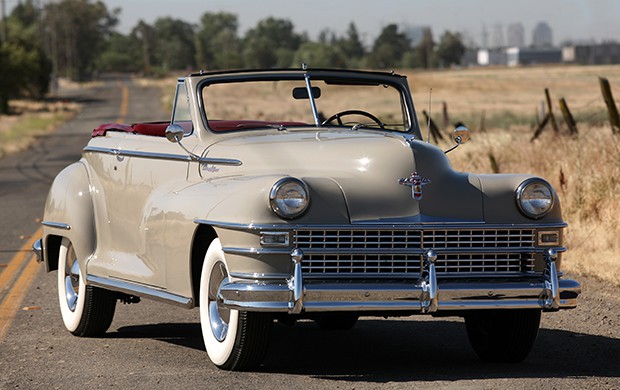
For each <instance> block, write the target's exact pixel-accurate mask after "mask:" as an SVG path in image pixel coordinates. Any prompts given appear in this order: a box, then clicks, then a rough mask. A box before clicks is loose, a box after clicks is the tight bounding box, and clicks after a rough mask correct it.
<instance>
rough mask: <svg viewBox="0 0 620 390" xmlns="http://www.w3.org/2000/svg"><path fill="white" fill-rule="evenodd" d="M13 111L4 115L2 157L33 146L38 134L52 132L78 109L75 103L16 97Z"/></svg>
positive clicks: (1, 119)
mask: <svg viewBox="0 0 620 390" xmlns="http://www.w3.org/2000/svg"><path fill="white" fill-rule="evenodd" d="M10 106H11V109H12V110H13V112H14V113H13V114H11V115H0V158H2V156H4V155H6V154H10V153H16V152H19V151H21V150H24V149H26V148H28V146H30V144H31V143H32V142H33V140H34V139H35V138H36V137H40V136H43V135H45V134H48V133H50V132H52V131H54V129H55V128H56V127H57V126H58V125H60V124H61V123H63V122H65V121H66V120H68V119H70V118H72V117H73V116H74V115H75V113H76V112H77V110H78V106H77V104H75V103H66V102H37V101H29V100H15V101H11V102H10Z"/></svg>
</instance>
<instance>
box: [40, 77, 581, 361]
mask: <svg viewBox="0 0 620 390" xmlns="http://www.w3.org/2000/svg"><path fill="white" fill-rule="evenodd" d="M175 96H176V97H175V100H174V109H173V113H172V118H171V121H170V122H165V123H164V122H153V123H137V124H133V125H123V124H107V125H102V126H100V127H99V128H97V129H95V131H94V132H93V138H92V139H91V141H90V142H89V143H88V145H87V146H86V147H85V148H84V149H83V152H82V159H81V160H80V161H78V162H76V163H74V164H72V165H70V166H69V167H67V168H66V169H64V170H63V171H62V172H61V173H60V174H59V175H58V176H57V177H56V179H55V181H54V183H53V184H52V187H51V190H50V192H49V196H48V198H47V203H46V205H45V215H44V220H43V222H42V223H43V225H44V229H43V237H42V239H41V240H39V241H38V242H37V243H36V244H35V251H36V252H37V254H38V255H39V256H40V259H41V261H43V262H44V263H45V265H46V267H47V270H48V271H53V270H58V295H59V299H60V309H61V312H62V319H63V321H64V324H65V326H66V328H67V329H68V330H69V331H70V332H72V333H73V334H74V335H77V336H96V335H100V334H102V333H104V332H106V330H107V329H108V327H109V326H110V323H111V321H112V317H113V315H114V309H115V304H116V302H117V301H118V300H120V301H123V302H126V303H127V302H129V303H131V302H137V301H139V298H140V297H144V298H153V299H157V300H160V301H164V302H168V303H173V304H177V305H181V306H184V307H186V308H193V307H200V322H201V326H202V333H203V337H204V342H205V346H206V350H207V352H208V355H209V357H210V359H211V360H212V361H213V363H214V364H215V365H217V366H218V367H221V368H224V369H230V370H244V369H251V368H253V367H256V366H257V365H259V364H260V363H261V361H262V359H263V358H264V355H265V351H266V349H267V346H268V340H269V335H270V329H271V326H272V323H273V322H274V320H279V321H283V322H289V323H291V322H294V321H295V320H297V319H311V320H314V321H316V323H317V324H318V325H319V326H320V327H322V328H325V329H347V328H350V327H352V326H354V324H355V322H356V321H357V319H358V317H359V316H405V315H413V314H428V315H433V316H462V317H464V319H465V326H466V328H467V333H468V335H469V339H470V340H471V344H472V346H473V348H474V350H475V351H476V353H477V354H478V355H479V356H480V358H482V359H484V360H490V361H512V362H515V361H521V360H523V359H524V358H525V357H526V356H527V354H528V353H529V351H530V350H531V348H532V346H533V344H534V341H535V339H536V336H537V333H538V328H539V323H540V316H541V312H542V311H555V310H559V309H568V308H573V307H575V306H576V304H577V297H578V295H579V293H580V288H581V287H580V284H579V283H578V282H576V281H574V280H570V279H566V278H563V277H562V276H563V275H562V273H561V272H560V271H559V268H560V261H561V255H562V252H564V251H565V248H564V246H563V229H564V228H565V227H566V223H565V222H564V221H563V219H562V215H561V211H560V203H559V201H558V197H557V195H556V193H555V191H554V190H553V188H552V187H551V186H550V185H549V184H548V183H547V182H546V181H545V180H543V179H541V178H538V177H533V176H530V175H499V174H495V175H477V174H468V173H462V172H456V171H454V170H453V169H452V168H451V166H450V163H449V160H448V158H447V157H446V155H445V152H444V151H442V150H440V149H439V148H438V147H436V146H434V145H432V144H430V143H428V142H425V140H424V137H423V134H422V131H421V129H420V126H419V124H418V120H417V118H416V114H415V109H414V104H413V100H412V97H411V94H410V91H409V87H408V84H407V80H406V78H405V77H404V76H400V75H397V74H394V73H380V72H366V71H345V70H327V69H307V68H305V67H304V68H302V69H286V70H258V71H249V70H241V71H227V72H200V73H197V74H192V75H189V76H187V77H185V78H182V79H179V81H178V85H177V87H176V95H175ZM467 138H468V132H467V129H465V128H464V127H459V128H457V129H456V131H455V141H456V145H455V146H458V145H459V144H461V143H463V142H465V141H466V140H467Z"/></svg>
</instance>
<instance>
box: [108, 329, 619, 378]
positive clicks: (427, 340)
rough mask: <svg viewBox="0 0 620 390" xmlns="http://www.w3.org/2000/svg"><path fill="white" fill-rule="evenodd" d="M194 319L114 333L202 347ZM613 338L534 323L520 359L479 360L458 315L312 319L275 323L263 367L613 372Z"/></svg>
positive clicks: (506, 374) (293, 370)
mask: <svg viewBox="0 0 620 390" xmlns="http://www.w3.org/2000/svg"><path fill="white" fill-rule="evenodd" d="M200 332H201V331H200V325H199V324H155V325H146V326H127V327H122V328H119V329H118V332H116V333H110V334H108V337H113V338H151V339H156V340H161V341H164V342H167V343H173V344H175V345H180V346H183V347H187V348H193V349H204V344H203V341H202V336H201V333H200ZM619 360H620V340H619V339H614V338H609V337H603V336H595V335H588V334H579V333H574V332H570V331H564V330H550V329H541V330H540V333H539V336H538V340H537V342H536V345H535V346H534V349H533V350H532V353H531V354H530V355H529V357H528V358H527V359H526V360H525V361H524V362H523V363H519V364H492V363H486V362H482V361H481V360H479V359H478V357H477V356H476V355H475V353H474V352H473V350H472V348H471V346H470V344H469V341H468V339H467V334H466V331H465V326H464V324H463V322H462V321H458V320H446V319H443V320H424V321H411V320H375V319H362V320H360V321H359V322H358V323H357V325H356V326H355V327H354V328H353V329H351V330H347V331H325V330H321V329H319V328H318V327H317V326H316V325H315V324H314V323H313V322H310V321H308V322H299V323H297V324H296V325H295V326H292V327H289V326H285V325H281V324H274V328H273V333H272V340H271V344H270V347H269V351H268V353H267V357H266V359H265V362H264V364H263V366H261V367H260V368H259V369H258V371H261V372H266V373H279V374H292V375H307V376H311V377H315V378H320V379H326V380H339V381H343V380H344V381H355V382H357V381H362V382H371V383H386V382H408V381H416V380H417V381H451V380H460V379H489V378H567V377H581V376H595V377H596V376H598V377H620V370H618V366H617V362H618V361H619Z"/></svg>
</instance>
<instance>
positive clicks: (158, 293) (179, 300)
mask: <svg viewBox="0 0 620 390" xmlns="http://www.w3.org/2000/svg"><path fill="white" fill-rule="evenodd" d="M86 284H89V285H92V286H95V287H100V288H103V289H106V290H112V291H118V292H122V293H125V294H129V295H136V296H139V297H141V298H148V299H153V300H155V301H159V302H164V303H170V304H173V305H177V306H182V307H184V308H186V309H191V308H192V307H194V300H193V299H192V298H187V297H183V296H180V295H176V294H171V293H168V292H165V291H162V290H158V289H155V288H152V287H147V286H143V285H140V284H135V283H130V282H126V281H123V280H118V279H110V278H103V277H101V276H94V275H87V276H86Z"/></svg>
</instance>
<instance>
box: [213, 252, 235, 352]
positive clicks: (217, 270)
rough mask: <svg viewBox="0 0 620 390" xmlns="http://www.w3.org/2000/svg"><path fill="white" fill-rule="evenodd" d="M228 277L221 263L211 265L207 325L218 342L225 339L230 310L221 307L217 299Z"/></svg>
mask: <svg viewBox="0 0 620 390" xmlns="http://www.w3.org/2000/svg"><path fill="white" fill-rule="evenodd" d="M227 277H228V272H227V271H226V266H225V265H224V263H222V262H221V261H218V262H217V263H215V264H214V265H213V269H212V271H211V277H210V278H209V295H208V305H209V323H210V325H211V326H210V327H211V332H212V333H213V337H215V339H216V340H217V341H219V342H222V341H224V340H225V339H226V336H227V334H228V323H229V321H230V309H228V308H226V307H224V306H222V305H221V302H219V299H218V292H219V288H220V285H221V284H222V282H223V281H224V280H225V279H226V278H227Z"/></svg>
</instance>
